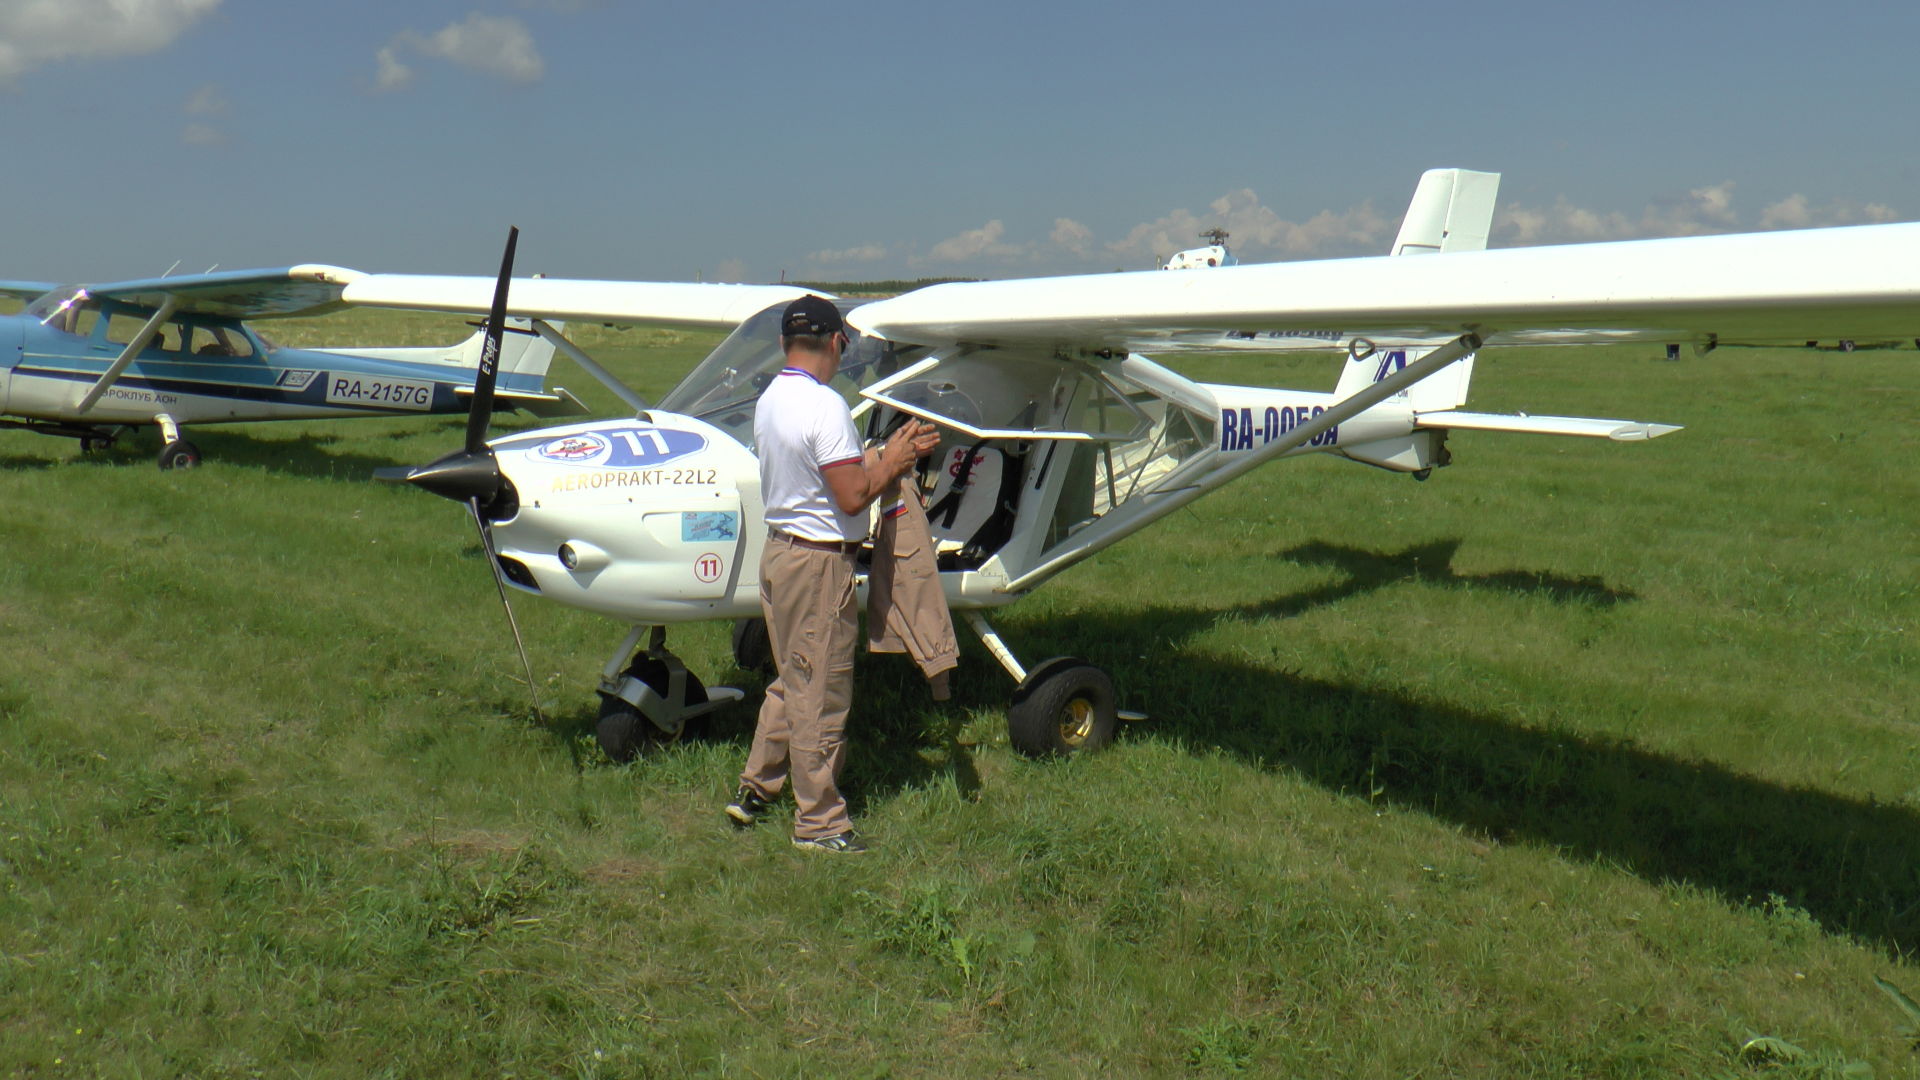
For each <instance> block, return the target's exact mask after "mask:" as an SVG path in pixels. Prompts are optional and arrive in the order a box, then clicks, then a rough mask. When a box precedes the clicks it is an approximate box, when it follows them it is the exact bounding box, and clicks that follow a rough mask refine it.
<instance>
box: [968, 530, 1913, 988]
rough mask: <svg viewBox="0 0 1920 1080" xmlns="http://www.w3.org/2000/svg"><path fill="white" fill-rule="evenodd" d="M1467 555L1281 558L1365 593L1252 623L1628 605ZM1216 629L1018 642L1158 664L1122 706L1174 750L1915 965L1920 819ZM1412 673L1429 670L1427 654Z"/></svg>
mask: <svg viewBox="0 0 1920 1080" xmlns="http://www.w3.org/2000/svg"><path fill="white" fill-rule="evenodd" d="M1455 546H1456V545H1455V543H1454V542H1445V543H1441V544H1435V545H1429V546H1426V547H1422V548H1415V549H1410V550H1408V551H1404V552H1399V553H1396V554H1379V553H1371V552H1365V551H1359V550H1356V549H1352V548H1342V547H1335V546H1331V545H1325V544H1308V545H1303V546H1302V547H1299V548H1295V549H1293V550H1292V551H1289V552H1286V553H1283V555H1282V557H1285V558H1292V559H1296V560H1299V561H1309V562H1327V563H1330V564H1332V565H1336V566H1341V567H1343V568H1345V569H1347V570H1348V571H1349V573H1350V574H1351V575H1352V579H1351V580H1350V581H1348V582H1345V583H1342V584H1340V585H1337V586H1330V587H1327V588H1324V589H1318V590H1314V591H1311V592H1307V593H1302V594H1297V595H1292V596H1284V597H1280V598H1277V599H1275V600H1270V601H1265V602H1261V603H1257V604H1251V605H1247V606H1245V607H1243V608H1241V609H1237V613H1238V614H1241V615H1243V616H1251V617H1262V616H1276V615H1277V616H1287V615H1293V614H1297V613H1299V612H1302V611H1305V610H1307V609H1309V608H1311V607H1313V606H1315V605H1316V604H1321V603H1328V602H1331V601H1332V600H1335V599H1338V598H1340V597H1341V596H1346V595H1352V594H1353V593H1354V592H1359V591H1365V590H1367V589H1371V588H1378V587H1380V586H1382V585H1385V584H1389V583H1391V582H1394V581H1399V580H1409V579H1415V578H1417V579H1419V580H1423V581H1434V580H1440V581H1453V582H1458V583H1460V584H1462V585H1464V586H1468V587H1493V588H1498V589H1502V590H1518V591H1525V592H1537V593H1544V594H1545V595H1547V596H1550V597H1553V598H1554V599H1555V600H1557V601H1561V602H1570V603H1583V604H1612V603H1615V602H1618V601H1620V600H1623V599H1629V598H1630V597H1631V594H1630V593H1627V592H1624V591H1622V590H1617V589H1612V588H1609V587H1607V586H1606V585H1605V584H1604V583H1602V582H1600V581H1598V580H1596V579H1590V578H1582V579H1577V580H1568V579H1560V578H1554V577H1551V576H1548V575H1538V574H1532V573H1527V572H1504V573H1498V574H1488V575H1478V576H1471V577H1469V576H1460V575H1455V574H1453V572H1452V571H1451V570H1449V569H1446V562H1447V560H1448V559H1449V558H1450V557H1451V552H1452V550H1453V548H1454V547H1455ZM1416 555H1417V556H1418V568H1416V565H1415V556H1416ZM1436 565H1437V566H1438V567H1439V569H1432V567H1434V566H1436ZM1221 614H1222V613H1221V612H1218V611H1194V610H1179V609H1168V608H1160V609H1149V610H1147V611H1144V612H1129V613H1127V614H1125V615H1124V616H1118V615H1116V616H1112V617H1106V618H1103V617H1101V616H1100V615H1099V614H1097V613H1094V614H1088V613H1079V614H1076V615H1074V616H1073V618H1072V619H1071V621H1070V623H1068V622H1067V621H1065V620H1062V621H1061V622H1058V623H1055V622H1052V621H1048V622H1043V623H1041V624H1039V625H1037V626H1033V627H1030V628H1028V631H1027V632H1025V633H1023V634H1022V635H1021V636H1022V637H1025V638H1027V639H1028V640H1029V642H1031V640H1032V639H1033V638H1034V637H1036V636H1037V637H1039V638H1041V639H1043V641H1045V640H1046V639H1051V643H1052V644H1055V645H1058V646H1065V648H1064V649H1063V650H1062V651H1072V650H1073V649H1075V648H1076V647H1077V648H1080V649H1083V650H1084V649H1091V650H1093V652H1094V655H1090V659H1092V660H1093V661H1094V662H1096V663H1112V662H1113V661H1114V660H1115V659H1116V658H1121V657H1126V658H1132V657H1149V658H1152V659H1150V660H1148V661H1147V662H1146V664H1145V665H1143V667H1142V670H1144V671H1145V672H1146V675H1145V676H1144V678H1145V679H1150V680H1151V682H1150V684H1148V685H1145V686H1143V685H1140V683H1141V682H1142V681H1143V679H1142V678H1138V677H1136V678H1135V679H1133V680H1131V681H1133V682H1134V683H1135V685H1134V686H1133V687H1131V688H1128V687H1126V686H1125V683H1126V682H1128V681H1129V680H1127V679H1126V678H1124V674H1125V673H1124V672H1123V673H1122V674H1123V677H1122V678H1120V679H1119V680H1117V681H1119V682H1120V683H1121V684H1122V699H1123V701H1126V700H1128V699H1129V694H1128V690H1129V689H1131V690H1132V696H1133V697H1136V698H1138V699H1140V701H1139V703H1140V704H1143V705H1145V706H1147V707H1148V708H1149V710H1150V711H1151V712H1152V713H1153V715H1154V718H1155V719H1154V720H1153V721H1152V722H1151V727H1150V728H1148V729H1147V730H1151V731H1154V732H1156V733H1158V734H1159V735H1160V736H1161V737H1163V738H1166V739H1168V740H1170V741H1172V742H1174V743H1175V744H1177V745H1181V746H1185V747H1187V748H1189V749H1192V750H1195V751H1209V752H1211V751H1214V750H1223V751H1226V752H1227V753H1229V754H1232V755H1234V756H1236V757H1238V758H1240V759H1241V760H1243V761H1246V762H1248V763H1251V764H1253V765H1255V766H1258V767H1260V768H1263V769H1284V770H1287V771H1289V772H1292V773H1295V774H1297V775H1299V776H1301V777H1304V778H1306V779H1308V780H1310V781H1312V782H1313V783H1316V784H1319V785H1321V786H1323V787H1326V788H1329V789H1332V790H1336V791H1343V792H1354V793H1359V794H1361V795H1363V796H1368V797H1372V798H1374V799H1376V800H1377V801H1379V802H1380V803H1382V804H1385V805H1390V806H1395V807H1400V808H1404V809H1407V810H1413V811H1418V812H1421V813H1425V814H1431V815H1434V816H1436V817H1439V818H1442V819H1445V820H1447V821H1451V822H1454V823H1456V824H1458V825H1461V826H1463V827H1465V828H1468V829H1471V830H1474V831H1476V832H1478V833H1481V834H1483V835H1485V836H1487V837H1489V838H1491V839H1494V840H1497V841H1501V842H1528V843H1537V844H1546V845H1549V846H1552V847H1555V848H1558V849H1560V850H1562V851H1564V852H1566V853H1567V854H1568V855H1569V856H1571V857H1576V858H1590V859H1599V860H1603V861H1606V862H1608V863H1611V864H1613V865H1616V866H1619V867H1622V868H1624V869H1626V870H1628V871H1630V872H1632V873H1634V874H1636V875H1639V876H1641V877H1643V878H1646V879H1648V880H1651V881H1674V882H1685V883H1687V884H1690V885H1693V886H1697V887H1699V888H1702V889H1707V890H1711V891H1712V892H1714V893H1716V894H1718V895H1720V896H1721V897H1723V898H1724V899H1726V900H1727V901H1728V902H1731V903H1734V904H1749V905H1751V904H1761V903H1764V902H1765V901H1766V900H1767V899H1768V898H1769V897H1770V896H1771V895H1773V894H1778V895H1779V896H1781V897H1784V898H1785V899H1786V900H1787V901H1788V902H1790V903H1792V904H1793V905H1794V906H1796V907H1800V908H1802V909H1804V910H1806V911H1807V912H1809V913H1810V914H1812V915H1813V916H1814V917H1815V918H1816V919H1818V920H1819V921H1820V923H1821V924H1822V925H1823V926H1824V927H1826V928H1827V929H1828V930H1830V931H1834V932H1840V933H1846V934H1850V935H1853V936H1855V937H1858V938H1861V939H1863V940H1867V941H1871V942H1875V943H1878V944H1880V945H1882V946H1885V947H1887V948H1889V949H1891V950H1893V951H1895V952H1898V953H1902V954H1911V953H1913V952H1914V951H1915V950H1916V949H1920V814H1915V813H1914V812H1913V811H1911V810H1907V809H1903V808H1900V807H1896V806H1888V805H1883V804H1881V803H1878V802H1876V801H1874V800H1873V799H1872V798H1871V797H1867V798H1851V797H1847V796H1843V795H1838V794H1835V793H1833V792H1829V791H1820V790H1814V789H1809V788H1795V787H1785V786H1782V785H1779V784H1776V783H1769V782H1767V781H1764V780H1760V779H1757V778H1754V777H1751V776H1745V775H1741V774H1739V773H1737V772H1734V771H1731V770H1729V769H1727V768H1725V767H1722V766H1719V765H1715V764H1712V763H1708V762H1696V761H1685V760H1677V759H1675V758H1671V757H1665V756H1662V755H1659V754H1655V753H1650V752H1648V751H1646V750H1642V749H1639V748H1637V747H1635V746H1633V745H1631V744H1630V743H1628V742H1626V741H1623V740H1610V739H1600V738H1591V737H1582V736H1577V735H1568V734H1564V733H1556V732H1550V731H1541V730H1536V729H1533V728H1530V727H1528V726H1525V725H1523V724H1522V723H1520V722H1518V721H1516V720H1514V719H1510V718H1507V717H1503V716H1500V715H1496V714H1490V713H1480V712H1473V711H1469V710H1466V709H1461V708H1457V707H1452V706H1448V705H1437V704H1434V703H1431V702H1425V701H1420V700H1417V699H1415V698H1412V697H1409V696H1406V695H1403V694H1399V693H1395V692H1391V691H1385V690H1374V689H1366V688H1360V687H1355V686H1351V685H1345V684H1341V683H1334V682H1328V681H1325V680H1321V679H1314V678H1309V677H1305V676H1302V675H1298V674H1293V673H1288V672H1284V671H1276V670H1274V669H1272V668H1268V667H1261V666H1256V665H1253V664H1238V663H1234V662H1232V661H1230V660H1225V659H1222V658H1220V657H1212V656H1198V655H1189V654H1186V653H1183V652H1182V651H1181V648H1180V646H1181V642H1183V641H1185V640H1188V639H1190V638H1191V637H1193V636H1195V635H1197V634H1200V633H1202V632H1205V631H1206V630H1208V629H1210V628H1212V627H1213V626H1215V625H1216V624H1217V622H1218V620H1219V618H1220V616H1221ZM1035 631H1037V632H1038V633H1037V634H1036V633H1035ZM1092 642H1098V643H1099V644H1098V645H1089V644H1087V643H1092ZM1039 655H1040V652H1039V651H1038V650H1037V649H1036V650H1035V651H1034V656H1036V657H1037V656H1039ZM1409 662H1410V663H1418V658H1417V656H1410V657H1409ZM967 703H969V704H972V703H973V702H967ZM984 704H986V705H987V707H993V703H991V702H987V703H984Z"/></svg>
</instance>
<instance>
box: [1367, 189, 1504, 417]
mask: <svg viewBox="0 0 1920 1080" xmlns="http://www.w3.org/2000/svg"><path fill="white" fill-rule="evenodd" d="M1499 194H1500V174H1499V173H1490V172H1475V171H1473V170H1472V169H1428V170H1427V171H1426V172H1424V173H1422V174H1421V175H1420V184H1419V186H1418V187H1416V188H1414V190H1413V201H1412V202H1410V203H1408V204H1407V216H1406V217H1405V218H1403V219H1401V222H1400V234H1399V235H1398V236H1396V237H1394V240H1393V249H1392V251H1391V252H1390V253H1389V254H1393V255H1435V254H1446V253H1449V252H1455V251H1484V250H1485V249H1486V246H1487V234H1488V233H1489V232H1491V231H1492V229H1493V204H1494V199H1495V198H1496V197H1497V196H1498V195H1499ZM1432 351H1433V350H1432V349H1429V348H1411V349H1409V348H1383V349H1377V350H1375V351H1374V352H1372V353H1371V354H1368V355H1366V356H1364V357H1361V358H1358V359H1356V358H1354V357H1352V356H1349V357H1348V358H1347V363H1346V365H1345V366H1344V367H1342V368H1341V369H1340V384H1339V387H1338V388H1337V389H1336V390H1335V391H1334V393H1335V394H1337V395H1338V396H1340V397H1343V398H1344V397H1350V396H1352V395H1353V394H1355V393H1357V392H1358V391H1360V390H1361V389H1364V388H1365V387H1366V386H1368V385H1370V384H1372V383H1377V382H1379V381H1380V380H1381V379H1384V378H1386V377H1387V376H1388V375H1391V374H1393V373H1394V372H1396V371H1399V370H1400V369H1401V368H1404V367H1406V366H1407V364H1408V363H1409V362H1411V361H1414V360H1418V359H1420V358H1421V357H1423V356H1425V355H1426V354H1428V353H1429V352H1432ZM1472 379H1473V357H1472V356H1467V357H1464V358H1463V359H1461V360H1460V361H1459V362H1457V363H1453V364H1448V365H1447V366H1446V367H1444V368H1441V369H1440V370H1439V371H1436V372H1434V373H1433V374H1432V375H1429V376H1427V377H1426V378H1424V379H1422V380H1420V381H1419V382H1417V383H1415V384H1414V385H1413V386H1411V387H1409V388H1408V389H1407V390H1406V392H1405V394H1404V395H1403V396H1400V397H1396V398H1394V399H1393V400H1394V401H1395V402H1398V403H1400V404H1404V405H1406V406H1407V407H1409V408H1411V409H1412V410H1413V411H1414V412H1417V413H1418V412H1433V411H1437V410H1441V409H1457V408H1459V407H1460V406H1462V405H1465V404H1466V403H1467V384H1468V383H1469V382H1471V381H1472Z"/></svg>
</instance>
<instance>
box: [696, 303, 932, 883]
mask: <svg viewBox="0 0 1920 1080" xmlns="http://www.w3.org/2000/svg"><path fill="white" fill-rule="evenodd" d="M780 347H781V350H782V351H783V352H785V354H786V360H787V366H786V368H785V370H783V371H781V372H780V374H779V375H778V376H777V377H775V378H774V380H773V382H772V383H770V384H768V386H767V389H766V391H765V392H764V393H762V394H761V395H760V403H759V406H758V408H757V409H756V410H755V412H754V418H753V443H754V451H755V452H756V453H757V454H758V455H759V456H760V494H761V498H762V500H763V501H764V503H765V505H766V516H767V542H766V546H765V547H764V548H763V549H762V551H761V555H760V608H761V611H762V612H764V613H765V615H766V619H767V636H768V638H769V639H770V641H771V643H772V646H773V658H774V666H775V668H776V670H777V672H778V674H777V675H776V677H775V678H774V680H773V682H772V683H771V684H769V685H768V686H767V699H766V701H765V703H763V704H762V705H761V706H760V719H759V722H758V723H757V724H755V726H754V731H753V749H752V750H751V751H750V752H749V753H748V755H747V766H746V769H745V770H744V771H742V772H741V774H740V790H739V791H738V792H737V793H736V794H735V795H734V797H733V801H732V802H730V803H728V804H727V816H728V817H729V818H732V819H733V820H734V821H735V822H736V823H738V824H740V825H751V824H753V823H754V822H755V821H758V820H759V819H760V817H761V815H762V814H764V813H766V811H767V809H768V807H769V805H770V804H771V803H772V801H773V799H774V798H775V797H777V796H778V795H779V794H780V789H781V788H782V787H783V786H785V784H786V783H787V782H788V781H789V780H791V782H792V784H793V799H794V802H795V804H796V809H795V813H794V826H793V844H794V846H795V847H797V848H801V849H803V850H807V851H827V852H835V853H839V854H855V853H858V852H862V851H865V850H866V847H865V845H863V844H861V842H860V841H859V839H857V838H856V837H855V836H854V835H853V824H852V821H851V820H850V819H849V818H848V816H847V802H846V800H845V799H843V798H841V796H840V788H839V777H840V766H841V764H842V763H843V762H844V761H845V759H846V720H847V709H848V707H849V706H850V705H851V704H852V702H853V651H854V639H855V637H856V636H857V635H858V633H859V616H858V612H857V610H856V608H855V606H854V593H853V559H854V554H855V553H856V552H858V551H859V550H860V542H861V540H863V539H864V538H865V537H866V535H867V513H866V511H867V507H868V506H869V505H870V504H872V502H873V500H874V499H875V497H877V496H878V495H880V494H881V493H882V492H883V491H885V490H887V489H888V488H889V487H890V486H891V485H892V484H893V482H894V481H895V480H897V479H899V478H900V477H901V476H903V475H905V474H906V472H907V470H909V469H911V468H912V467H913V463H914V461H915V460H916V459H918V458H920V457H921V456H923V455H925V454H928V453H931V452H932V451H933V449H934V447H935V446H937V445H938V444H939V434H938V432H937V431H936V430H935V429H934V427H933V425H931V424H926V423H922V422H921V421H918V420H912V421H909V422H908V423H907V424H906V425H904V426H903V427H901V428H900V429H899V430H898V431H896V432H894V433H893V436H892V437H891V438H889V439H888V440H887V442H886V445H885V446H883V447H881V448H880V449H878V450H869V451H863V450H862V449H861V447H860V436H859V435H858V433H856V432H855V431H854V427H853V417H852V415H851V414H850V413H849V411H848V409H847V403H846V401H845V399H843V398H842V397H841V396H840V393H839V391H836V390H834V389H833V388H832V387H830V386H829V385H827V384H828V383H829V382H831V381H832V379H833V376H834V373H835V372H837V371H838V370H839V369H840V354H841V353H842V352H843V351H844V350H845V349H846V348H847V333H846V325H845V323H844V322H842V320H841V318H840V311H839V309H838V308H836V307H834V306H833V305H832V304H831V303H829V302H828V301H827V300H825V299H823V298H821V297H818V296H803V297H801V298H800V299H798V300H795V301H794V302H793V303H791V304H789V305H787V309H786V312H785V313H784V314H783V315H782V316H781V319H780Z"/></svg>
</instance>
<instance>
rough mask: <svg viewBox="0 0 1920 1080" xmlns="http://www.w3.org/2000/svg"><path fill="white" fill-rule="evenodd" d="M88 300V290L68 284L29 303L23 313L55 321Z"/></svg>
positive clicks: (46, 320)
mask: <svg viewBox="0 0 1920 1080" xmlns="http://www.w3.org/2000/svg"><path fill="white" fill-rule="evenodd" d="M86 302H87V290H86V289H85V288H83V287H82V286H79V285H67V286H64V287H62V288H58V289H55V290H53V291H52V292H50V293H47V294H46V295H45V296H42V297H40V298H39V299H38V300H35V301H34V302H33V303H31V304H28V305H27V308H26V310H25V311H24V312H22V314H25V315H30V316H32V317H34V318H36V319H39V320H40V321H41V322H43V323H44V322H54V321H57V320H58V318H63V317H65V316H66V314H67V313H68V312H71V311H74V310H76V309H78V308H79V307H80V305H82V304H84V303H86Z"/></svg>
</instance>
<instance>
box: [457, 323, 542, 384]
mask: <svg viewBox="0 0 1920 1080" xmlns="http://www.w3.org/2000/svg"><path fill="white" fill-rule="evenodd" d="M552 325H553V328H554V329H555V330H564V329H565V328H566V325H567V324H565V323H559V322H557V323H554V324H552ZM486 338H487V334H486V331H485V330H477V331H475V332H474V335H473V336H472V337H470V338H468V339H467V340H465V341H463V342H461V343H460V352H459V358H460V363H461V365H462V366H464V367H479V366H480V349H481V346H482V345H483V344H484V343H485V342H486ZM551 363H553V342H551V341H548V340H547V339H546V338H544V337H541V336H540V335H539V334H537V333H535V332H534V329H533V324H532V323H531V322H529V321H527V320H526V319H508V320H507V332H506V333H505V334H504V335H502V336H501V338H500V365H499V370H500V372H501V373H502V374H506V373H509V372H510V373H512V374H515V375H532V376H534V377H535V378H545V377H546V374H547V366H548V365H549V364H551Z"/></svg>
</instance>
